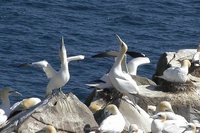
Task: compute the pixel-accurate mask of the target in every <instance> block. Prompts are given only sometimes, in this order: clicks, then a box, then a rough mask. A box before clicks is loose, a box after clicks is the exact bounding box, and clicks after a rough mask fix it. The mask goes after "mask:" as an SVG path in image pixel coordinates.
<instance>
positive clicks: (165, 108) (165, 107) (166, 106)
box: [156, 101, 188, 123]
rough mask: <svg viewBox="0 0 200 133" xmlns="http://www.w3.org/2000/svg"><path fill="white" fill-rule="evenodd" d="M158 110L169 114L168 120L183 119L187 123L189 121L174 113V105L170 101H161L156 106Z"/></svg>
mask: <svg viewBox="0 0 200 133" xmlns="http://www.w3.org/2000/svg"><path fill="white" fill-rule="evenodd" d="M156 112H157V113H162V112H164V113H165V114H166V115H167V120H181V121H183V122H185V123H188V122H187V120H186V119H185V118H184V117H183V116H181V115H178V114H175V113H174V111H173V109H172V106H171V104H170V102H168V101H161V102H160V103H159V104H158V105H157V107H156Z"/></svg>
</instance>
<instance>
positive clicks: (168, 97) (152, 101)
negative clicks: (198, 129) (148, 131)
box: [138, 86, 200, 121]
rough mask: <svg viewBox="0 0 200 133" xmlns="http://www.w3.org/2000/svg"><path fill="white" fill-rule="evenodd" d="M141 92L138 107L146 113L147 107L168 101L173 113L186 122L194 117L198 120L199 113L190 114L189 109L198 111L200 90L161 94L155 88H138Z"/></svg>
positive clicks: (199, 118) (161, 92)
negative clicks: (180, 116) (183, 118)
mask: <svg viewBox="0 0 200 133" xmlns="http://www.w3.org/2000/svg"><path fill="white" fill-rule="evenodd" d="M139 89H140V90H141V93H140V96H139V100H138V105H139V106H140V107H142V108H143V109H144V110H145V111H147V106H148V105H155V106H156V105H158V103H160V102H161V101H169V102H170V103H171V105H172V108H173V110H174V112H175V113H177V114H179V115H182V116H183V117H185V118H186V120H187V121H191V120H193V119H194V118H195V117H196V118H198V120H200V117H198V116H199V113H198V112H197V113H193V114H191V109H195V110H200V95H199V92H200V90H199V89H197V90H191V91H184V92H178V93H174V92H163V91H158V90H157V89H156V86H140V87H139Z"/></svg>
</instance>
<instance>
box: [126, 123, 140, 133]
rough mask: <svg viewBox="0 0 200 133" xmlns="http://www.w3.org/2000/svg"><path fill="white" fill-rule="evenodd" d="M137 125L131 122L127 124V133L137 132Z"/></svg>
mask: <svg viewBox="0 0 200 133" xmlns="http://www.w3.org/2000/svg"><path fill="white" fill-rule="evenodd" d="M138 130H139V129H138V126H137V125H136V124H131V125H130V126H129V129H128V132H129V133H137V132H138Z"/></svg>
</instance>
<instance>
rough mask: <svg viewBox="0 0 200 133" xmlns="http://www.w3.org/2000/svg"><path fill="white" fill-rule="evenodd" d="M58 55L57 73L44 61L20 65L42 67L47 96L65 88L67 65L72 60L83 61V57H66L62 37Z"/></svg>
mask: <svg viewBox="0 0 200 133" xmlns="http://www.w3.org/2000/svg"><path fill="white" fill-rule="evenodd" d="M59 55H60V60H61V68H60V70H59V71H56V70H54V69H53V68H52V67H51V65H50V64H49V63H48V62H47V61H46V60H42V61H38V62H33V63H31V64H23V65H21V66H36V67H42V69H43V70H44V72H45V73H46V76H47V78H48V79H49V83H48V85H47V87H46V95H47V96H48V95H50V94H52V91H53V90H54V89H60V91H61V88H62V87H63V86H65V84H66V83H67V82H68V81H69V79H70V74H69V68H68V67H69V66H68V63H69V62H70V61H73V60H83V59H84V57H85V56H83V55H77V56H71V57H67V51H66V48H65V45H64V39H63V37H62V43H61V45H60V52H59Z"/></svg>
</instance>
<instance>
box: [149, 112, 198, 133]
mask: <svg viewBox="0 0 200 133" xmlns="http://www.w3.org/2000/svg"><path fill="white" fill-rule="evenodd" d="M152 118H153V119H154V120H153V122H152V124H151V131H152V133H161V132H163V133H165V132H166V133H174V132H176V133H183V132H186V131H187V132H188V133H189V130H190V132H191V133H195V132H196V127H195V125H194V124H193V123H185V122H183V121H182V120H168V118H167V115H166V113H165V112H163V113H162V114H160V113H159V114H156V115H153V116H152Z"/></svg>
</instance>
